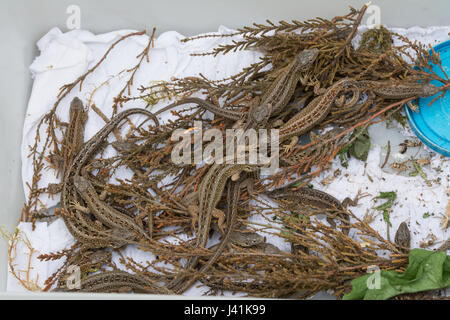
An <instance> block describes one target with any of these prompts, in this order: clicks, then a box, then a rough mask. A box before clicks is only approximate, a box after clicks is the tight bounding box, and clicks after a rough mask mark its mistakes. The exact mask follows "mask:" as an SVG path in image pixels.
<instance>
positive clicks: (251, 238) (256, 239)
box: [241, 233, 265, 247]
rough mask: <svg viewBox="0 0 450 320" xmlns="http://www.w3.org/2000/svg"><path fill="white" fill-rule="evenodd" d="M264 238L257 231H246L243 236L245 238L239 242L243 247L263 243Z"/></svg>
mask: <svg viewBox="0 0 450 320" xmlns="http://www.w3.org/2000/svg"><path fill="white" fill-rule="evenodd" d="M264 242H265V238H264V237H263V236H261V235H259V234H257V233H248V234H247V235H246V237H245V240H244V241H243V243H241V246H243V247H253V246H256V245H258V244H260V243H264Z"/></svg>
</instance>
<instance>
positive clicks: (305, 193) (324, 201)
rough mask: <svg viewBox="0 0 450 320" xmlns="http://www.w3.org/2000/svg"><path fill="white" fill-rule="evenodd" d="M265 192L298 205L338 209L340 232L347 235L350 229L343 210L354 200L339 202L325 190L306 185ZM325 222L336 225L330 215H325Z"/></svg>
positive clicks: (346, 199) (347, 199)
mask: <svg viewBox="0 0 450 320" xmlns="http://www.w3.org/2000/svg"><path fill="white" fill-rule="evenodd" d="M267 194H268V195H269V196H270V197H271V198H273V199H279V200H283V199H286V200H291V201H294V202H295V204H296V205H300V206H311V207H315V208H319V209H336V210H338V211H339V213H338V215H339V216H340V217H341V221H342V222H343V224H342V226H341V230H342V233H344V234H346V235H348V233H349V231H350V230H349V229H348V225H349V224H350V217H349V215H348V214H347V213H345V212H343V211H344V209H345V208H346V207H347V206H348V205H356V204H355V202H356V201H355V200H351V199H350V198H345V199H344V201H342V202H340V201H339V200H338V199H336V198H335V197H333V196H332V195H330V194H328V193H326V192H323V191H320V190H316V189H311V188H308V187H302V188H299V189H297V190H295V191H293V190H291V189H289V188H286V187H285V188H280V189H276V190H273V191H270V192H268V193H267ZM327 222H328V223H329V224H330V225H331V226H333V227H336V223H335V222H334V220H333V218H332V217H329V216H327Z"/></svg>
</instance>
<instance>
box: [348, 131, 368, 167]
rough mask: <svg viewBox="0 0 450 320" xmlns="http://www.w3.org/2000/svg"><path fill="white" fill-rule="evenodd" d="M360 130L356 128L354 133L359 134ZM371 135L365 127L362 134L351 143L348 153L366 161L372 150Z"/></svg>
mask: <svg viewBox="0 0 450 320" xmlns="http://www.w3.org/2000/svg"><path fill="white" fill-rule="evenodd" d="M359 132H360V130H355V132H354V133H353V136H354V135H357V134H359ZM370 146H371V145H370V136H369V132H368V131H367V129H364V130H363V131H362V133H361V134H359V135H358V136H357V138H356V139H355V141H354V142H353V143H352V144H351V145H350V148H349V149H348V153H349V155H350V156H352V157H354V158H356V159H358V160H362V161H366V160H367V156H368V155H369V150H370Z"/></svg>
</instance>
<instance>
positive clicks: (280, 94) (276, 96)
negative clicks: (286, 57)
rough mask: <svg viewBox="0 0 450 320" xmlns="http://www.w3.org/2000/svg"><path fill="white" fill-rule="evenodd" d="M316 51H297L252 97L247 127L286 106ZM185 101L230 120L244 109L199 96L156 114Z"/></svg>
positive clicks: (157, 113) (163, 109)
mask: <svg viewBox="0 0 450 320" xmlns="http://www.w3.org/2000/svg"><path fill="white" fill-rule="evenodd" d="M318 53H319V50H318V49H310V50H303V51H301V52H300V53H298V54H297V55H296V56H295V57H294V59H293V60H292V61H291V63H289V65H288V66H287V67H286V68H285V70H283V72H281V73H280V74H279V75H278V76H277V78H276V79H275V80H274V81H273V82H272V83H271V84H270V85H269V87H268V88H267V89H266V90H265V91H264V93H263V94H262V96H261V98H260V99H256V100H252V102H251V106H250V110H249V113H248V115H247V128H248V127H253V126H254V123H255V122H256V123H258V122H261V121H262V120H263V119H265V118H268V116H270V114H277V113H279V112H280V111H281V110H282V109H283V108H284V107H286V105H287V104H288V102H289V100H290V99H291V97H292V95H293V94H294V91H295V88H296V87H297V84H298V82H299V81H300V79H301V78H302V72H305V71H307V70H308V69H309V68H310V67H311V65H312V64H313V63H314V61H315V60H316V58H317V55H318ZM186 103H196V104H198V105H200V106H201V107H203V108H204V109H206V110H208V111H210V112H212V113H214V114H215V115H218V116H221V117H224V118H226V119H229V120H234V121H238V120H241V119H242V118H243V113H242V112H241V111H234V110H229V109H225V108H220V107H217V106H215V105H214V104H212V103H210V102H208V101H206V100H203V99H200V98H185V99H182V100H180V101H178V102H175V103H172V104H170V105H168V106H166V107H164V108H162V109H160V110H158V111H157V112H156V113H155V115H159V114H161V113H163V112H165V111H167V110H169V109H172V108H174V107H176V106H179V105H182V104H186Z"/></svg>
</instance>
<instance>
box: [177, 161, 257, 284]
mask: <svg viewBox="0 0 450 320" xmlns="http://www.w3.org/2000/svg"><path fill="white" fill-rule="evenodd" d="M242 171H249V172H250V171H253V169H252V167H251V166H249V165H245V164H231V165H230V164H226V165H222V164H213V165H212V166H211V168H210V169H209V170H208V172H207V173H206V175H205V176H204V177H203V180H202V182H201V184H200V188H199V194H198V195H199V198H200V199H199V215H198V222H199V226H198V232H197V238H196V243H195V245H196V247H206V244H207V241H208V235H209V231H210V225H211V217H212V211H213V208H215V207H216V206H217V203H218V202H219V200H220V198H221V197H222V193H223V190H224V189H225V184H226V183H227V181H228V179H229V178H230V177H232V176H234V177H233V179H234V180H237V178H235V175H236V174H238V173H240V172H242ZM227 225H228V226H227V227H228V228H229V227H230V221H227ZM198 260H199V257H198V256H196V257H192V258H191V259H189V260H188V262H187V263H186V266H185V269H191V268H194V267H195V266H196V265H197V263H198ZM188 280H189V279H188ZM191 280H192V279H191ZM184 282H186V277H185V276H180V277H176V278H175V279H174V280H173V281H172V282H171V283H170V284H169V285H168V288H170V289H173V290H174V291H176V292H179V293H180V292H183V291H184V290H186V289H187V288H188V286H189V285H190V284H192V281H187V283H186V284H184Z"/></svg>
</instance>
